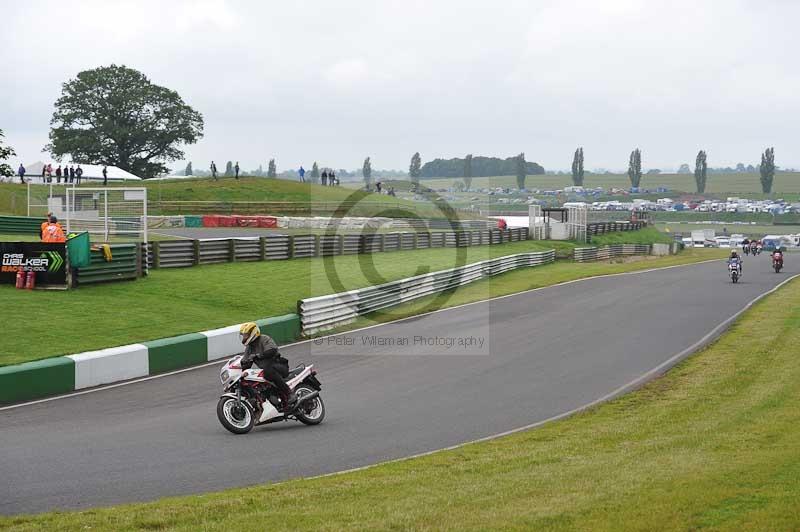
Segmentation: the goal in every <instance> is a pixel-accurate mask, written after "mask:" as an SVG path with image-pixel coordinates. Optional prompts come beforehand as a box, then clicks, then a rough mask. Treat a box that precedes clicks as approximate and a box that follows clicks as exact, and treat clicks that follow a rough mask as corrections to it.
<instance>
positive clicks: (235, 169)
mask: <svg viewBox="0 0 800 532" xmlns="http://www.w3.org/2000/svg"><path fill="white" fill-rule="evenodd" d="M233 171H234V172H236V179H239V161H236V166H234V167H233Z"/></svg>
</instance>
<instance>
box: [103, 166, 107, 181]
mask: <svg viewBox="0 0 800 532" xmlns="http://www.w3.org/2000/svg"><path fill="white" fill-rule="evenodd" d="M106 185H108V166H106V165H103V186H106Z"/></svg>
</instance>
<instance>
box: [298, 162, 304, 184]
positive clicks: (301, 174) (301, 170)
mask: <svg viewBox="0 0 800 532" xmlns="http://www.w3.org/2000/svg"><path fill="white" fill-rule="evenodd" d="M297 173H298V174H300V182H301V183H305V182H306V169H305V168H303V165H302V164H301V165H300V170H298V171H297Z"/></svg>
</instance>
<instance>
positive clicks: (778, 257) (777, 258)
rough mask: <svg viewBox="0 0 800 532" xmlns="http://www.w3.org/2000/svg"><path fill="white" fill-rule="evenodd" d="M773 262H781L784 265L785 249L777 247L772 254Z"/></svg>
mask: <svg viewBox="0 0 800 532" xmlns="http://www.w3.org/2000/svg"><path fill="white" fill-rule="evenodd" d="M772 262H780V263H781V264H783V248H781V247H780V246H778V247H776V248H775V250H774V251H773V252H772Z"/></svg>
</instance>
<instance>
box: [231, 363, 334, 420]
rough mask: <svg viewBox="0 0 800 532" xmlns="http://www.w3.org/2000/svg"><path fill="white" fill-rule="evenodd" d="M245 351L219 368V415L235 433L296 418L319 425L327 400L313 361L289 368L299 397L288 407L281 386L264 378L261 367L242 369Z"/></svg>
mask: <svg viewBox="0 0 800 532" xmlns="http://www.w3.org/2000/svg"><path fill="white" fill-rule="evenodd" d="M241 361H242V355H238V356H235V357H233V358H232V359H230V360H228V361H227V362H226V363H225V365H224V366H222V369H221V370H220V374H219V380H220V381H221V382H222V385H223V387H224V392H223V394H222V396H221V397H220V398H219V402H218V403H217V418H219V422H220V423H222V426H223V427H225V428H226V429H228V430H229V431H231V432H233V433H234V434H246V433H248V432H250V431H251V430H252V429H253V427H254V426H256V425H263V424H265V423H274V422H276V421H286V420H289V419H296V420H297V421H300V422H301V423H304V424H306V425H318V424H320V423H322V420H323V419H324V418H325V403H323V402H322V397H320V395H319V392H320V390H321V389H322V385H321V384H320V382H319V380H318V379H317V372H316V370H314V366H313V365H309V366H306V365H303V364H301V365H299V366H297V367H296V368H294V369H293V370H292V371H290V372H289V377H288V379H287V380H286V384H287V385H289V388H291V389H292V390H293V391H294V393H295V395H296V396H297V401H296V402H295V403H294V404H292V405H290V406H289V407H288V408H287V409H286V410H284V408H283V404H282V402H281V400H280V398H279V397H278V390H277V389H276V388H275V386H274V385H273V384H272V383H271V382H269V381H268V380H266V379H265V378H264V371H263V370H262V369H261V368H258V367H255V366H254V367H252V368H250V369H246V370H242V365H241Z"/></svg>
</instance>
